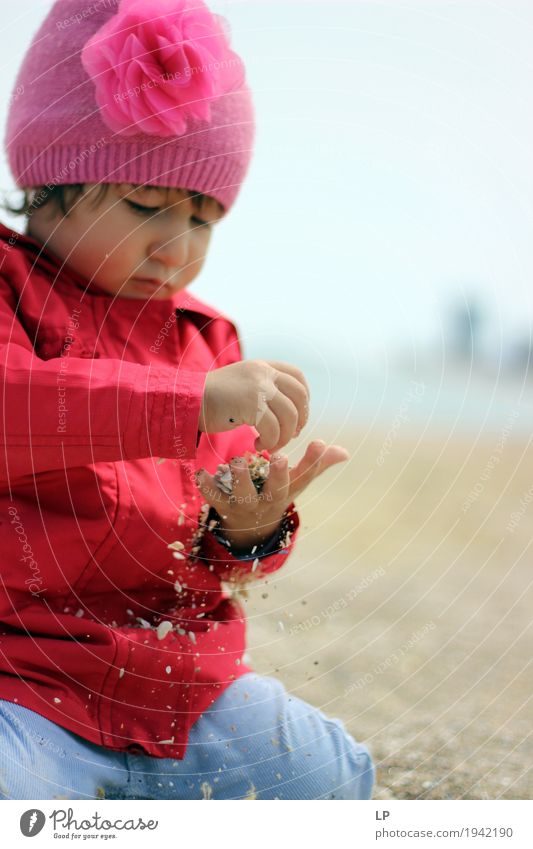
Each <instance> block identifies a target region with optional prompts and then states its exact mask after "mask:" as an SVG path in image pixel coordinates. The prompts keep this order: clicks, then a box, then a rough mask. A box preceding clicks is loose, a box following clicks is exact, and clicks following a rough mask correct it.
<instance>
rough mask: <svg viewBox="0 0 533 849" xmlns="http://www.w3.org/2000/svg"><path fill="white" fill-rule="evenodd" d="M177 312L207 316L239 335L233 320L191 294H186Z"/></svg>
mask: <svg viewBox="0 0 533 849" xmlns="http://www.w3.org/2000/svg"><path fill="white" fill-rule="evenodd" d="M176 310H177V311H178V312H191V313H196V314H197V315H201V316H205V318H207V319H209V320H210V321H213V320H215V319H217V320H219V321H222V322H224V323H226V324H227V325H229V328H230V329H231V330H233V331H234V332H235V334H237V335H238V330H237V325H236V324H235V322H234V321H233V319H231V318H230V317H229V316H228V315H226V314H225V313H223V312H221V311H220V310H218V309H216V308H215V307H212V306H211V305H210V304H207V303H206V302H205V301H202V300H200V298H196V297H195V296H194V295H191V294H190V293H189V292H186V293H185V296H184V298H183V301H181V302H180V303H178V304H177V307H176Z"/></svg>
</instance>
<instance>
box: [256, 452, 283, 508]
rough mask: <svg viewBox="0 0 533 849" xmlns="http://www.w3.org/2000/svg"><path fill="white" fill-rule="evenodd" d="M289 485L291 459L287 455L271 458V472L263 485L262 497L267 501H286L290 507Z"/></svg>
mask: <svg viewBox="0 0 533 849" xmlns="http://www.w3.org/2000/svg"><path fill="white" fill-rule="evenodd" d="M289 484H290V479H289V458H288V457H287V455H286V454H280V455H279V456H273V457H271V460H270V471H269V474H268V478H267V479H266V481H265V483H264V484H263V488H262V490H261V497H262V498H264V500H265V501H273V502H280V501H286V503H287V505H288V504H289V503H290V498H289Z"/></svg>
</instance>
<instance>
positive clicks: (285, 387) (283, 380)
mask: <svg viewBox="0 0 533 849" xmlns="http://www.w3.org/2000/svg"><path fill="white" fill-rule="evenodd" d="M276 386H277V387H278V389H279V390H280V392H282V393H283V395H284V396H285V397H286V398H288V399H289V400H290V401H291V403H292V405H293V406H294V409H295V410H296V415H297V422H296V427H295V428H294V430H293V432H292V433H291V435H290V436H289V438H288V439H286V440H285V442H283V443H282V445H286V444H287V442H289V441H290V440H291V439H292V437H293V436H297V435H298V434H299V433H300V431H301V430H302V429H303V428H304V427H305V425H306V424H307V420H308V418H309V391H308V390H307V388H306V386H307V384H302V383H300V381H299V380H297V379H296V378H295V377H293V376H292V375H290V374H285V373H280V374H279V376H278V377H277V378H276ZM271 406H272V405H271Z"/></svg>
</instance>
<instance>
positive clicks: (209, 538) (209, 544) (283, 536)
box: [198, 502, 300, 580]
mask: <svg viewBox="0 0 533 849" xmlns="http://www.w3.org/2000/svg"><path fill="white" fill-rule="evenodd" d="M212 510H213V508H211V510H210V511H209V514H208V518H207V520H206V525H207V528H206V530H205V533H204V534H203V537H202V541H201V544H200V550H199V554H198V556H199V557H200V558H202V559H203V560H207V561H208V562H209V564H210V565H212V567H213V569H212V571H214V572H215V573H216V574H217V575H218V576H219V578H220V579H221V580H229V579H231V577H232V576H233V575H234V574H237V573H238V574H239V575H240V576H244V575H249V574H252V573H256V574H257V575H258V577H259V575H263V574H268V573H270V572H275V571H277V570H278V569H280V568H281V567H282V566H283V565H284V563H285V562H286V560H287V557H288V556H289V554H290V553H291V551H292V549H293V546H294V543H295V541H296V537H297V535H298V528H299V527H300V517H299V515H298V512H297V510H296V507H295V506H294V502H292V503H291V504H289V506H288V507H287V510H286V511H285V514H284V517H283V519H282V522H281V526H280V528H279V530H277V531H276V533H275V534H273V535H272V536H271V537H269V538H268V539H267V540H265V541H264V542H263V543H261V545H258V546H257V549H256V550H255V551H254V552H253V553H252V552H249V553H248V554H240V555H234V554H232V552H231V551H230V549H229V547H228V545H227V542H226V541H225V540H223V536H222V534H216V532H215V533H214V532H213V530H210V529H209V524H210V523H211V522H212V520H213V517H215V518H216V511H213V513H212V512H211V511H212Z"/></svg>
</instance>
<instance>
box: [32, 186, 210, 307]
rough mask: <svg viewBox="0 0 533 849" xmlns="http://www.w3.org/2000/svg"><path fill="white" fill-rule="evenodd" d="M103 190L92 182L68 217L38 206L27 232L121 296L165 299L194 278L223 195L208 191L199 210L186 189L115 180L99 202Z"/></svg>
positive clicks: (198, 269) (202, 259)
mask: <svg viewBox="0 0 533 849" xmlns="http://www.w3.org/2000/svg"><path fill="white" fill-rule="evenodd" d="M99 190H100V185H99V184H95V183H87V185H86V186H85V189H84V193H83V195H82V196H81V198H79V199H78V200H77V201H76V202H75V203H73V204H72V207H71V208H70V210H69V212H68V215H67V216H64V215H63V213H62V212H61V211H60V210H56V209H55V207H54V209H53V210H51V209H50V206H44V207H41V208H40V209H36V210H34V212H33V213H32V216H31V218H30V220H29V223H28V228H27V232H28V235H29V236H32V237H35V238H37V239H38V240H39V241H41V242H43V244H45V246H46V248H47V249H49V250H50V251H51V252H52V253H54V254H55V255H56V256H58V257H59V258H60V259H62V260H63V261H64V262H65V263H66V264H67V265H68V266H70V267H71V268H72V269H74V271H77V272H78V273H79V274H81V275H83V277H85V278H86V279H87V280H92V281H94V282H95V283H96V284H97V285H98V286H100V287H101V288H102V289H104V290H105V291H106V292H109V293H110V294H111V295H118V296H119V297H122V298H139V299H143V298H144V299H146V298H150V297H151V298H154V299H157V300H165V299H167V298H171V297H172V295H174V294H175V293H176V292H178V291H179V290H181V289H184V288H185V287H186V286H187V285H188V284H189V283H191V281H192V280H194V278H195V277H196V276H197V275H198V274H199V272H200V270H201V268H202V266H203V264H204V260H205V257H206V254H207V249H208V246H209V242H210V239H211V232H212V225H213V224H214V223H215V222H216V221H217V220H219V219H220V218H221V217H222V215H223V212H222V209H221V207H220V206H219V205H218V203H217V201H215V200H214V199H212V198H209V197H206V198H205V199H204V201H203V203H202V206H201V209H200V210H199V209H198V208H195V206H194V205H193V201H192V199H191V198H189V197H188V192H186V191H183V190H181V189H169V190H168V194H167V191H166V190H165V189H159V188H157V187H154V186H150V187H148V186H145V187H137V188H134V187H132V185H131V184H110V185H109V187H108V191H107V194H106V195H105V196H104V197H103V198H101V199H100V200H99V202H98V203H96V200H97V199H96V197H95V196H96V195H98V194H99ZM139 206H140V207H141V208H140V209H139ZM204 222H207V223H204ZM147 280H152V281H155V282H152V283H149V282H146V281H147ZM143 281H144V282H143Z"/></svg>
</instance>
